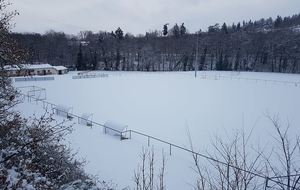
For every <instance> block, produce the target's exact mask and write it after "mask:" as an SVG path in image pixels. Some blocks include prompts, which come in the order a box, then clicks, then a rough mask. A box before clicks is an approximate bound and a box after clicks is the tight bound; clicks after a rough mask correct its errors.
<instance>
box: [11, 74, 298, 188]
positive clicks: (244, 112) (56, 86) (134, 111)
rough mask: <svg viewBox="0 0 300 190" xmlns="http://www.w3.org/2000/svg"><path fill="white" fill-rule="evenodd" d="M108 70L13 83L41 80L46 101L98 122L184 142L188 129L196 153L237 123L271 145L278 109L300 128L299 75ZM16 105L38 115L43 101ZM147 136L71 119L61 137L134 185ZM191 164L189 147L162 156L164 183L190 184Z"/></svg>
mask: <svg viewBox="0 0 300 190" xmlns="http://www.w3.org/2000/svg"><path fill="white" fill-rule="evenodd" d="M106 73H107V74H108V75H109V77H105V78H89V79H78V80H74V79H72V76H74V75H76V73H70V74H68V75H63V76H55V80H53V81H36V82H18V83H15V86H28V85H36V86H39V87H43V88H45V89H46V92H47V101H49V102H52V103H55V104H58V105H65V106H68V107H72V108H73V112H74V113H76V114H78V115H81V114H82V113H92V114H93V120H94V121H96V122H98V123H105V122H106V121H108V120H110V121H116V122H119V123H123V124H126V125H128V128H129V129H133V130H137V131H140V132H143V133H146V134H149V135H152V136H154V137H157V138H161V139H163V140H165V141H169V142H172V143H174V144H177V145H180V146H183V147H187V148H189V147H190V145H189V143H188V135H187V129H189V131H190V132H191V136H192V139H193V144H194V146H195V149H196V150H197V151H200V152H205V149H206V148H207V147H208V146H209V145H210V143H211V140H212V139H213V138H214V136H215V135H219V136H225V135H228V136H230V133H232V132H233V131H235V130H242V129H244V130H245V131H246V132H249V131H251V130H252V128H254V130H253V134H252V142H253V144H255V145H257V144H261V145H265V144H268V143H269V142H270V141H271V140H273V137H272V134H273V132H274V129H273V127H272V124H271V122H270V121H269V120H268V119H267V117H266V115H268V114H270V115H274V114H279V116H280V118H281V119H282V120H283V121H287V120H288V121H289V123H290V124H291V128H290V130H291V132H292V133H298V130H297V126H298V125H299V124H300V117H299V113H300V101H298V98H299V97H300V85H298V84H299V82H300V76H299V75H288V74H271V73H233V72H199V73H198V78H194V74H193V73H192V72H176V73H168V72H167V73H163V72H157V73H142V72H106ZM235 79H236V80H235ZM248 79H255V80H248ZM256 79H259V80H256ZM276 81H277V82H276ZM278 81H279V82H278ZM289 82H291V83H289ZM18 109H19V110H20V111H21V112H22V113H23V115H25V116H29V115H32V114H33V113H36V114H40V113H41V110H42V106H41V105H36V104H34V103H24V104H21V105H19V108H18ZM58 119H59V118H58ZM73 122H76V121H73ZM147 140H148V139H147V138H142V137H139V136H136V135H133V138H132V139H131V140H125V141H120V140H119V139H117V138H112V137H111V136H107V135H104V134H103V130H102V128H95V127H94V128H89V127H86V126H82V125H75V126H74V132H73V133H72V134H71V135H69V136H68V137H67V142H66V143H70V146H71V147H72V148H73V149H74V150H75V151H78V153H79V154H78V156H79V157H81V158H84V159H86V160H87V162H88V163H87V165H86V170H87V172H88V173H91V174H94V175H99V177H100V179H103V180H112V181H113V182H114V183H117V184H118V187H119V188H123V187H126V186H133V185H132V184H133V174H134V170H135V169H136V168H137V165H138V163H139V162H140V158H139V154H140V153H141V151H142V147H147V143H148V141H147ZM150 145H151V147H152V146H154V147H153V148H154V149H155V151H156V158H157V162H156V165H157V167H159V166H160V164H159V158H161V152H162V150H164V151H165V153H166V155H168V154H169V147H168V146H167V145H164V144H160V143H154V142H153V141H151V142H150ZM192 166H193V162H192V157H191V155H190V154H189V153H186V152H184V151H181V150H176V149H172V156H167V168H166V186H167V188H168V189H189V188H190V187H191V184H193V183H194V178H195V173H194V172H193V170H192V169H191V167H192Z"/></svg>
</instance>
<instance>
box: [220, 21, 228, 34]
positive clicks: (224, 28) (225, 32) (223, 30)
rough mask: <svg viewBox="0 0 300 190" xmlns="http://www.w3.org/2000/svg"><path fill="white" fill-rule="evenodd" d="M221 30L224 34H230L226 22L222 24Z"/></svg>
mask: <svg viewBox="0 0 300 190" xmlns="http://www.w3.org/2000/svg"><path fill="white" fill-rule="evenodd" d="M221 31H222V32H223V33H224V34H228V28H227V25H226V23H225V22H224V24H223V25H222V28H221Z"/></svg>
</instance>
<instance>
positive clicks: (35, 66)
mask: <svg viewBox="0 0 300 190" xmlns="http://www.w3.org/2000/svg"><path fill="white" fill-rule="evenodd" d="M52 67H53V66H52V65H50V64H39V65H29V64H28V65H25V68H26V69H51V68H52Z"/></svg>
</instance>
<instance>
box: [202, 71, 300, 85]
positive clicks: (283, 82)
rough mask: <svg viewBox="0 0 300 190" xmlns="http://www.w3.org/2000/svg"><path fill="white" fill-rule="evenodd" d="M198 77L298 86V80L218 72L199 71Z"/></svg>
mask: <svg viewBox="0 0 300 190" xmlns="http://www.w3.org/2000/svg"><path fill="white" fill-rule="evenodd" d="M199 78H202V79H214V80H219V79H221V78H224V79H230V80H247V81H254V82H263V83H265V84H267V83H272V84H284V85H294V86H296V87H297V86H300V82H298V81H281V80H271V79H262V78H247V77H237V76H224V75H220V74H215V75H206V73H201V74H200V75H199Z"/></svg>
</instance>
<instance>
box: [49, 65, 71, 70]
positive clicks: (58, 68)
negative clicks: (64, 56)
mask: <svg viewBox="0 0 300 190" xmlns="http://www.w3.org/2000/svg"><path fill="white" fill-rule="evenodd" d="M52 68H54V69H56V70H57V71H59V70H66V69H68V68H67V67H64V66H52Z"/></svg>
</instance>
